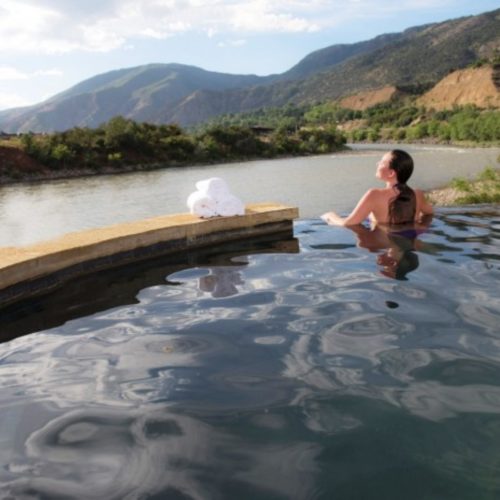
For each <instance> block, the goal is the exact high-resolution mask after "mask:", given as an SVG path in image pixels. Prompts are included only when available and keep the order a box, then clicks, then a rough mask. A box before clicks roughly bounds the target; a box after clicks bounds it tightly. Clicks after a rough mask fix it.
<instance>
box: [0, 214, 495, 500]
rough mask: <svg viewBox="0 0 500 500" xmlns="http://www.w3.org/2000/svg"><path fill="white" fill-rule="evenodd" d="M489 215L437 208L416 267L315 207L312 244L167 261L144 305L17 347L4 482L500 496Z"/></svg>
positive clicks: (0, 350) (85, 487) (185, 494)
mask: <svg viewBox="0 0 500 500" xmlns="http://www.w3.org/2000/svg"><path fill="white" fill-rule="evenodd" d="M488 217H489V218H488ZM488 217H486V216H485V215H477V214H476V215H474V214H465V215H462V216H460V215H456V216H453V215H450V216H446V217H444V218H436V219H435V220H434V221H433V222H432V225H431V226H430V228H429V230H428V232H427V233H423V234H420V235H419V236H418V244H416V248H413V247H412V248H413V250H412V252H413V253H414V254H415V255H416V256H417V257H418V260H417V261H415V259H413V263H414V264H415V263H416V264H417V266H416V267H415V266H413V267H407V268H405V272H404V273H403V274H404V275H397V274H395V273H393V274H392V275H391V273H388V272H386V273H385V274H384V272H383V271H384V269H383V268H382V267H381V264H380V259H379V257H380V256H382V255H383V256H384V257H386V258H388V257H391V255H392V257H391V258H393V259H396V260H397V256H398V255H399V254H398V253H397V251H396V253H395V254H394V253H393V254H391V255H386V253H387V250H388V249H381V248H377V249H374V251H373V252H370V251H368V250H367V248H364V247H361V246H358V245H360V242H359V241H358V236H357V234H355V233H353V232H351V231H349V230H348V229H345V228H331V227H328V226H326V225H325V224H323V223H322V222H319V221H314V222H312V221H299V222H298V224H297V226H296V228H297V229H298V231H296V234H297V237H298V238H299V239H300V245H301V247H300V252H299V253H297V254H283V253H276V252H275V253H270V254H265V253H256V254H253V255H248V256H247V255H243V256H239V257H234V255H233V254H231V255H229V256H222V257H221V258H220V259H218V258H217V262H221V263H222V264H223V265H220V266H218V265H214V261H213V260H212V262H208V263H207V262H202V263H200V262H197V263H196V264H194V265H193V266H192V267H188V268H185V269H182V270H176V271H175V272H172V273H170V274H168V275H166V276H165V278H164V280H162V279H161V276H162V274H161V273H160V279H159V280H158V281H157V282H156V284H155V285H154V286H150V285H151V282H147V286H144V288H143V289H142V290H137V293H135V294H133V293H132V294H130V297H132V298H131V299H130V301H131V302H132V301H133V300H136V301H137V303H124V304H123V305H114V306H113V308H112V309H109V310H105V311H96V312H95V313H93V314H92V313H89V314H88V316H86V317H75V318H73V319H71V320H67V321H66V322H65V323H64V324H62V325H60V326H57V327H54V328H51V329H48V330H45V331H41V332H34V333H33V334H31V335H27V336H25V337H20V338H18V339H15V340H13V341H11V342H8V343H4V344H1V345H0V387H1V388H2V391H0V404H1V405H2V425H1V426H0V464H1V467H0V489H1V491H2V493H4V492H6V494H7V495H10V497H11V498H23V497H26V498H32V497H37V498H89V499H90V498H92V499H96V498H97V499H99V498H102V499H112V500H113V499H117V500H118V499H122V498H193V499H195V498H207V497H210V498H212V497H213V498H241V499H253V498H332V497H334V496H338V497H339V498H350V497H352V498H371V497H372V496H373V491H377V494H378V495H379V496H380V497H381V498H400V496H401V491H405V492H406V495H407V496H408V498H411V499H417V498H431V497H433V496H436V495H438V496H440V497H442V498H454V497H456V496H457V494H458V495H459V496H461V497H463V498H482V497H484V495H485V494H490V493H491V496H492V498H493V497H496V496H498V495H499V494H500V479H499V475H498V467H497V465H498V464H497V462H498V460H497V457H498V456H500V448H499V445H498V443H500V382H499V380H500V379H499V376H500V338H499V336H498V327H497V325H498V319H499V318H500V298H499V297H498V277H499V276H498V269H497V268H496V267H495V266H496V265H497V262H498V255H499V251H498V241H499V240H498V238H497V234H496V233H498V220H497V219H498V217H496V218H495V219H494V220H491V217H492V216H488ZM365 236H366V235H365ZM392 250H397V248H396V249H394V248H393V249H392ZM255 251H256V252H257V251H261V249H260V248H258V249H256V250H255ZM249 253H251V252H249ZM394 255H395V256H396V257H394ZM231 259H232V260H231ZM382 260H384V259H382ZM384 262H385V261H384ZM228 263H230V264H231V265H228ZM395 264H396V265H397V262H395ZM176 269H179V268H176ZM140 272H141V271H140V270H137V273H140ZM165 274H167V273H166V272H165ZM139 281H140V280H139ZM43 313H44V312H43V311H42V312H41V313H40V314H43ZM31 314H35V315H36V314H38V313H37V312H34V311H31ZM35 319H36V318H35ZM332 471H335V474H332ZM395 477H397V481H394V478H395ZM436 492H437V493H436Z"/></svg>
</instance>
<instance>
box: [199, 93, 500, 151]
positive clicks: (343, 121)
mask: <svg viewBox="0 0 500 500" xmlns="http://www.w3.org/2000/svg"><path fill="white" fill-rule="evenodd" d="M255 123H259V124H261V125H264V126H271V127H276V128H278V129H285V130H294V129H300V128H301V127H309V126H313V127H325V126H336V127H338V128H339V129H341V130H344V131H345V134H346V136H347V138H348V140H349V141H350V142H361V141H369V142H376V141H387V140H390V141H392V140H395V141H403V142H404V141H406V142H413V141H420V140H425V139H432V140H435V141H439V142H450V141H451V142H460V141H468V142H476V143H498V141H499V139H500V111H499V110H498V109H486V110H484V109H479V108H477V107H476V106H474V105H467V106H456V107H454V108H453V109H451V110H445V111H436V110H433V109H426V108H424V107H422V106H417V105H415V104H414V103H413V102H412V101H411V100H398V99H394V100H390V101H387V102H384V103H380V104H377V105H375V106H372V107H370V108H368V109H365V110H362V111H361V110H353V109H346V108H342V107H340V106H339V105H338V104H337V103H335V102H328V103H317V104H312V105H304V106H286V107H284V108H274V109H261V110H257V111H254V112H251V113H246V114H240V115H236V114H235V115H224V116H221V117H219V118H217V119H215V120H213V121H211V122H210V123H209V124H208V125H206V126H213V125H219V126H231V125H240V126H250V125H252V124H255Z"/></svg>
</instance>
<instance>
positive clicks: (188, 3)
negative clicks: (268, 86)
mask: <svg viewBox="0 0 500 500" xmlns="http://www.w3.org/2000/svg"><path fill="white" fill-rule="evenodd" d="M449 2H450V0H422V1H421V0H418V1H417V0H399V1H397V0H380V1H379V2H373V1H371V0H370V1H368V0H348V1H346V0H275V1H273V2H269V1H268V0H121V1H118V0H101V1H99V0H86V1H85V2H81V1H77V0H2V7H1V9H2V12H1V13H0V39H1V40H2V44H1V45H0V51H5V52H31V53H39V54H40V53H68V52H72V51H75V50H84V51H99V52H109V51H112V50H114V49H117V48H121V47H125V46H127V45H130V44H131V43H133V41H134V40H138V39H154V40H162V39H165V38H168V37H172V36H176V35H178V34H180V33H185V32H196V33H202V34H205V35H206V36H208V37H214V36H216V35H220V36H222V37H228V36H231V35H235V36H240V37H241V36H250V35H252V34H262V33H266V34H273V33H309V32H315V31H319V30H322V29H328V28H331V27H334V26H336V25H338V24H340V23H343V22H345V21H346V20H347V19H352V18H369V17H370V16H371V17H375V18H376V17H380V16H384V15H390V14H391V13H394V12H399V11H404V10H418V9H424V8H425V9H429V8H439V7H443V5H446V4H448V3H449Z"/></svg>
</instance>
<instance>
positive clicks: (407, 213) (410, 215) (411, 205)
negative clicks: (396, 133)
mask: <svg viewBox="0 0 500 500" xmlns="http://www.w3.org/2000/svg"><path fill="white" fill-rule="evenodd" d="M389 168H390V169H392V170H394V171H395V172H396V178H397V180H398V182H397V184H395V186H394V188H395V190H396V192H397V195H396V196H395V197H394V198H392V200H391V201H390V203H389V222H390V223H391V224H401V223H404V222H413V220H414V219H415V212H416V209H417V198H416V196H415V192H414V191H413V189H411V188H410V186H408V185H407V184H406V181H407V180H408V179H409V178H410V177H411V174H412V173H413V159H412V157H411V156H410V155H409V154H408V153H407V152H406V151H402V150H401V149H394V150H392V151H391V160H390V163H389Z"/></svg>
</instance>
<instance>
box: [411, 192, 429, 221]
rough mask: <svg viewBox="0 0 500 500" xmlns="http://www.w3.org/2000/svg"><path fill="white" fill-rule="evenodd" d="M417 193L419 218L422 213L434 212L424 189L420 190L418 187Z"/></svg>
mask: <svg viewBox="0 0 500 500" xmlns="http://www.w3.org/2000/svg"><path fill="white" fill-rule="evenodd" d="M415 195H416V197H417V213H416V216H417V218H418V217H420V215H431V214H433V213H434V209H433V208H432V205H431V204H430V203H429V202H428V201H427V200H426V199H425V195H424V193H423V191H420V189H416V190H415Z"/></svg>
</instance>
